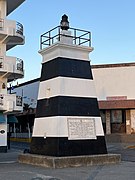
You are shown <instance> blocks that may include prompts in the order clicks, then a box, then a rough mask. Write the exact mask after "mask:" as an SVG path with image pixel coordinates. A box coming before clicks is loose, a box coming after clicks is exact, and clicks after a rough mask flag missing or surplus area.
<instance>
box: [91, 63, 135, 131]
mask: <svg viewBox="0 0 135 180" xmlns="http://www.w3.org/2000/svg"><path fill="white" fill-rule="evenodd" d="M92 68H93V74H94V79H95V86H96V91H97V96H98V100H99V108H100V110H101V116H102V121H103V123H104V129H105V132H106V134H111V133H127V134H133V133H135V86H134V83H135V79H134V77H135V63H122V64H106V65H95V66H92Z"/></svg>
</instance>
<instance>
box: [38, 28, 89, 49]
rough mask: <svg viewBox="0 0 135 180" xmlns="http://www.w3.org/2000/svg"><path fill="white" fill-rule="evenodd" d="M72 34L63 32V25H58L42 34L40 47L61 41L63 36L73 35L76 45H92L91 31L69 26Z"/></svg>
mask: <svg viewBox="0 0 135 180" xmlns="http://www.w3.org/2000/svg"><path fill="white" fill-rule="evenodd" d="M69 31H71V34H72V35H70V36H68V35H64V34H61V26H57V27H55V28H53V29H51V30H50V31H48V32H45V33H44V34H42V35H41V36H40V49H43V48H45V47H47V46H51V45H52V44H54V43H56V42H58V41H60V38H61V36H66V37H72V39H73V44H74V45H85V46H89V47H91V32H90V31H86V30H81V29H76V28H69Z"/></svg>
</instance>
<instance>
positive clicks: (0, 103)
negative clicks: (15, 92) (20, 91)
mask: <svg viewBox="0 0 135 180" xmlns="http://www.w3.org/2000/svg"><path fill="white" fill-rule="evenodd" d="M3 99H4V96H3V95H2V94H0V106H3V105H4V100H3Z"/></svg>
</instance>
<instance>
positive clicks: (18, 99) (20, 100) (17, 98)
mask: <svg viewBox="0 0 135 180" xmlns="http://www.w3.org/2000/svg"><path fill="white" fill-rule="evenodd" d="M22 104H23V102H22V96H16V106H22Z"/></svg>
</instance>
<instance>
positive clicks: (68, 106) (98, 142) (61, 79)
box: [30, 14, 107, 157]
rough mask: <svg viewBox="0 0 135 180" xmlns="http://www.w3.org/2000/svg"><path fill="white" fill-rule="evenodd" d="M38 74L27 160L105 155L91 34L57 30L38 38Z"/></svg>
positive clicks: (63, 22)
mask: <svg viewBox="0 0 135 180" xmlns="http://www.w3.org/2000/svg"><path fill="white" fill-rule="evenodd" d="M40 45H41V49H40V51H39V53H40V54H41V55H42V69H41V77H40V85H39V93H38V101H37V111H36V117H35V121H34V128H33V134H32V141H31V146H30V152H31V154H40V155H47V156H56V157H62V156H79V155H94V154H107V149H106V143H105V136H104V132H103V127H102V122H101V117H100V112H99V108H98V101H97V96H96V91H95V86H94V79H93V76H92V71H91V66H90V60H89V53H91V52H92V51H93V47H91V33H90V32H89V31H85V30H81V29H76V28H70V27H69V21H68V16H67V15H65V14H64V15H63V16H62V19H61V22H60V26H57V27H55V28H53V29H52V30H50V31H48V32H46V33H44V34H42V35H41V44H40Z"/></svg>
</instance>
